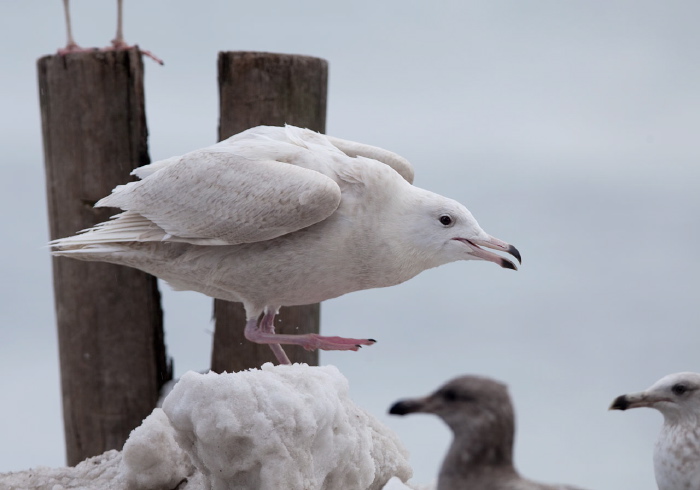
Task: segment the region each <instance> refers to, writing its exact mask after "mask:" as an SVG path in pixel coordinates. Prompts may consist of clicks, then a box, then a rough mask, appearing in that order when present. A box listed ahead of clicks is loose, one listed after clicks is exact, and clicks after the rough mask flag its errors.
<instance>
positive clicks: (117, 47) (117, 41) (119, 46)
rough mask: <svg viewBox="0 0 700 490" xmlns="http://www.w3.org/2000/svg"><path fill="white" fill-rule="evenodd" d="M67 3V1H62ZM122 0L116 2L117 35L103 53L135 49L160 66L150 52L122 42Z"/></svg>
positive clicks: (159, 60) (158, 61)
mask: <svg viewBox="0 0 700 490" xmlns="http://www.w3.org/2000/svg"><path fill="white" fill-rule="evenodd" d="M64 1H67V0H64ZM122 2H123V0H117V35H116V36H115V37H114V39H112V46H111V47H109V48H103V51H121V50H126V49H131V48H133V47H136V49H138V50H139V52H140V53H141V54H145V55H146V56H148V57H149V58H151V59H152V60H153V61H155V62H156V63H158V64H160V65H162V64H164V63H163V60H161V59H160V58H158V57H157V56H156V55H154V54H153V53H151V52H150V51H146V50H145V49H141V48H139V47H138V46H129V45H128V44H127V43H126V41H124V31H123V30H122V25H123V21H122V18H123V17H122V8H123V5H122Z"/></svg>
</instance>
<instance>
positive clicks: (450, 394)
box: [442, 390, 458, 402]
mask: <svg viewBox="0 0 700 490" xmlns="http://www.w3.org/2000/svg"><path fill="white" fill-rule="evenodd" d="M442 397H443V398H444V399H445V400H447V401H448V402H453V401H455V400H457V398H458V397H457V392H456V391H455V390H445V391H443V392H442Z"/></svg>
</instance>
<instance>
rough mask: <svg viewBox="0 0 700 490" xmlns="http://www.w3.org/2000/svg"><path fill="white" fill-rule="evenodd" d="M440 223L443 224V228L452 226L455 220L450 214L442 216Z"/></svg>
mask: <svg viewBox="0 0 700 490" xmlns="http://www.w3.org/2000/svg"><path fill="white" fill-rule="evenodd" d="M440 223H442V225H443V226H450V225H451V224H452V223H454V220H453V219H452V216H450V215H449V214H443V215H442V216H440Z"/></svg>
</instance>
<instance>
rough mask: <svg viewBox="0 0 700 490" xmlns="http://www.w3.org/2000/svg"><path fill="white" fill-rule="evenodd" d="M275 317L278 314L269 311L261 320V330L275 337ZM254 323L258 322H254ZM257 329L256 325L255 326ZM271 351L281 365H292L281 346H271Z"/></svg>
mask: <svg viewBox="0 0 700 490" xmlns="http://www.w3.org/2000/svg"><path fill="white" fill-rule="evenodd" d="M275 316H277V313H275V310H274V309H271V310H267V311H265V314H264V315H263V317H262V319H261V320H260V330H262V332H263V333H266V334H270V335H275ZM253 321H254V322H255V321H256V320H253ZM253 327H255V325H253ZM247 331H248V325H246V332H247ZM269 345H270V349H272V352H273V353H274V354H275V357H276V358H277V362H279V363H280V364H291V361H290V360H289V357H287V354H286V353H285V352H284V349H282V346H281V345H279V344H269Z"/></svg>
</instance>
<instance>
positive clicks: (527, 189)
mask: <svg viewBox="0 0 700 490" xmlns="http://www.w3.org/2000/svg"><path fill="white" fill-rule="evenodd" d="M115 4H116V2H114V1H112V0H99V1H98V0H89V1H88V0H74V1H73V2H72V12H73V28H74V33H75V37H76V40H77V41H78V43H80V44H81V45H83V46H106V45H108V44H109V41H110V40H111V39H112V38H113V37H114V29H115V22H116V5H115ZM698 18H700V3H697V2H694V1H685V2H682V1H664V2H660V1H659V2H649V1H640V0H630V1H616V0H606V1H560V0H551V1H528V2H523V1H519V0H517V1H511V2H504V1H493V0H488V1H486V0H484V1H480V2H474V1H465V0H459V1H444V2H428V1H424V2H417V1H407V0H386V1H377V0H372V1H366V0H353V1H346V2H337V1H332V0H323V1H320V0H319V1H308V0H302V1H297V2H288V1H282V0H279V1H258V2H234V1H207V2H197V1H184V0H168V1H166V0H151V1H148V2H136V1H134V0H126V5H125V35H126V38H127V41H129V42H132V43H135V42H138V43H139V45H140V46H142V47H143V48H144V49H149V50H152V51H153V52H154V53H156V54H157V55H158V56H160V57H162V58H163V59H164V60H165V66H163V67H161V66H158V65H156V64H155V63H153V62H151V61H150V60H149V59H145V60H144V63H145V65H146V105H147V117H148V124H149V133H150V139H149V145H150V154H151V158H152V159H153V160H158V159H162V158H166V157H170V156H172V155H178V154H182V153H184V152H187V151H189V150H192V149H196V148H199V147H203V146H206V145H209V144H211V143H213V142H215V140H216V131H217V123H218V121H217V117H218V100H217V87H216V56H217V52H218V51H220V50H259V51H273V52H284V53H296V54H306V55H314V56H319V57H322V58H325V59H327V60H328V61H329V63H330V85H329V95H328V96H329V98H328V102H329V103H328V124H327V131H328V133H329V134H333V135H335V136H339V137H342V138H346V139H350V140H356V141H361V142H364V143H369V144H373V145H378V146H382V147H385V148H388V149H391V150H393V151H396V152H398V153H400V154H402V155H404V156H405V157H407V158H408V159H409V160H411V162H412V163H413V164H414V166H415V168H416V182H415V183H416V185H418V186H420V187H425V188H428V189H430V190H433V191H435V192H438V193H441V194H444V195H447V196H449V197H452V198H455V199H457V200H459V201H461V202H463V203H464V204H465V205H467V207H469V209H470V210H471V211H472V212H473V214H474V215H475V216H476V218H477V219H478V220H479V222H480V224H481V225H482V227H483V228H484V229H485V230H486V231H487V232H488V233H490V234H492V235H494V236H496V237H498V238H501V239H503V240H506V241H508V242H510V243H513V244H514V245H516V246H517V247H518V248H519V249H520V251H521V252H522V254H523V265H522V267H521V270H520V271H519V272H512V271H508V270H504V269H500V268H498V267H497V266H495V265H494V264H492V263H485V262H479V263H476V262H460V263H455V264H449V265H446V266H443V267H442V268H439V269H435V270H431V271H427V272H425V273H423V274H421V275H419V276H418V277H416V278H414V279H413V280H411V281H409V282H407V283H405V284H403V285H400V286H397V287H393V288H389V289H384V290H371V291H364V292H360V293H353V294H350V295H348V296H345V297H341V298H338V299H335V300H332V301H328V302H327V303H325V304H324V306H323V311H322V322H323V331H324V332H325V333H327V334H339V335H346V336H359V337H373V338H376V339H378V340H379V342H378V343H377V344H376V345H375V346H372V347H371V348H365V349H362V351H361V352H358V353H328V354H326V353H324V354H322V356H321V361H322V363H323V364H335V365H336V366H338V367H339V368H340V370H341V371H342V372H343V373H344V374H345V376H347V377H348V378H349V380H350V386H351V394H352V397H353V399H354V400H355V401H356V402H357V403H358V404H360V405H361V406H363V407H365V408H366V409H368V410H369V411H370V412H371V413H373V414H374V415H376V416H377V417H379V418H380V419H381V420H383V421H384V422H386V423H387V424H389V426H390V427H392V428H393V429H394V430H395V431H396V432H397V433H398V434H399V436H400V437H401V439H402V440H403V442H404V443H405V445H406V447H407V448H408V449H409V450H410V452H411V455H412V463H413V465H414V469H415V478H414V481H417V482H430V481H431V480H433V479H434V478H435V476H436V474H437V471H438V468H439V464H440V462H441V460H442V456H443V454H444V452H445V450H446V448H447V445H448V443H449V433H448V431H447V429H446V428H445V427H443V426H442V424H441V423H440V422H439V421H438V420H437V419H436V418H434V417H428V416H412V417H408V418H394V417H389V416H387V415H385V413H386V411H387V409H388V407H389V406H390V404H391V403H393V402H394V401H395V400H397V399H398V398H402V397H406V396H416V395H422V394H425V393H427V392H429V391H431V390H433V389H434V388H436V387H437V386H438V385H439V384H441V383H442V382H444V381H446V380H447V379H449V378H451V377H453V376H456V375H459V374H464V373H479V374H485V375H489V376H492V377H495V378H498V379H500V380H503V381H505V382H506V383H508V384H509V386H510V388H511V393H512V395H513V398H514V401H515V404H516V409H517V417H518V433H517V438H516V464H517V466H518V468H519V469H520V470H521V472H522V473H523V474H525V475H526V476H529V477H532V478H536V479H540V480H545V481H560V482H567V483H575V484H577V485H580V486H582V487H587V488H590V489H601V490H604V489H607V490H613V489H614V490H620V489H635V490H653V489H655V488H656V486H655V483H654V477H653V469H652V461H651V458H652V450H653V444H654V440H655V437H656V433H657V432H658V429H659V427H660V425H661V416H660V415H659V414H658V413H655V412H653V411H651V410H638V411H632V412H625V413H621V412H608V411H607V407H608V406H609V404H610V402H611V401H612V399H613V398H614V397H615V396H617V395H619V394H622V393H625V392H629V391H638V390H641V389H643V388H646V387H647V386H649V385H651V384H652V383H653V382H654V381H656V380H657V379H658V378H660V377H662V376H663V375H666V374H668V373H672V372H677V371H700V365H698V364H699V362H700V358H699V357H698V345H699V342H700V332H699V328H698V327H700V322H699V320H700V314H699V313H698V299H699V296H700V294H699V293H700V264H699V261H698V258H697V245H698V243H700V224H699V223H698V216H699V214H700V189H699V187H700V186H699V184H700V166H699V165H698V157H700V132H699V129H700V29H698V26H697V21H698ZM64 43H65V27H64V24H63V11H62V6H61V2H60V1H59V0H43V1H38V0H24V1H22V2H19V1H11V2H10V1H3V2H0V45H2V46H3V49H2V50H1V51H0V57H1V59H2V65H1V66H2V74H1V75H0V77H1V78H0V80H1V82H0V83H1V85H0V88H1V90H0V104H1V106H0V124H1V129H2V130H1V131H0V171H1V172H2V173H1V175H2V179H0V200H1V201H0V209H2V229H3V233H2V254H0V272H1V274H2V281H0V393H2V395H1V396H0V399H1V400H2V401H1V402H0V472H3V471H10V470H20V469H27V468H29V467H31V466H37V465H49V466H61V465H63V464H64V448H63V427H62V416H61V400H60V390H59V370H58V358H57V341H56V333H55V326H54V311H53V296H52V290H51V268H50V260H49V255H48V252H47V250H46V249H45V248H42V247H43V246H44V244H45V242H46V241H47V240H48V225H47V218H46V202H45V195H44V171H43V155H42V142H41V129H40V118H39V109H38V96H37V82H36V59H37V58H38V57H40V56H42V55H45V54H50V53H54V52H55V51H56V49H57V48H59V47H61V46H62V45H64ZM162 290H163V291H164V303H165V305H164V306H165V315H166V316H165V321H166V341H167V344H168V349H169V354H170V355H172V356H173V357H174V358H175V368H176V375H181V374H182V373H184V372H185V371H187V370H189V369H197V370H200V369H204V368H206V367H207V366H208V364H209V356H210V350H211V329H212V325H211V322H210V317H211V301H210V300H209V299H208V298H205V297H204V296H201V295H198V294H195V293H173V292H171V291H170V290H169V289H168V287H167V286H164V287H163V288H162Z"/></svg>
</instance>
